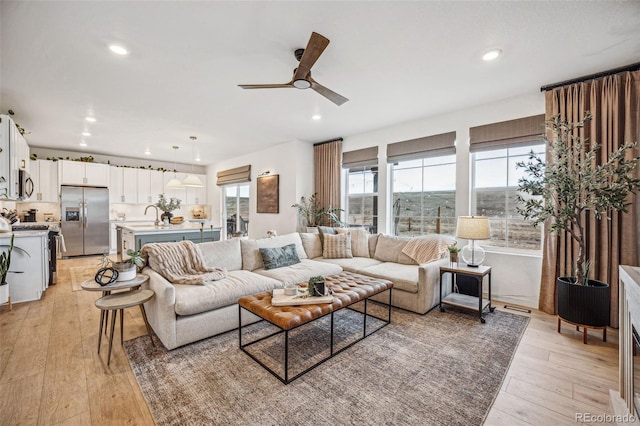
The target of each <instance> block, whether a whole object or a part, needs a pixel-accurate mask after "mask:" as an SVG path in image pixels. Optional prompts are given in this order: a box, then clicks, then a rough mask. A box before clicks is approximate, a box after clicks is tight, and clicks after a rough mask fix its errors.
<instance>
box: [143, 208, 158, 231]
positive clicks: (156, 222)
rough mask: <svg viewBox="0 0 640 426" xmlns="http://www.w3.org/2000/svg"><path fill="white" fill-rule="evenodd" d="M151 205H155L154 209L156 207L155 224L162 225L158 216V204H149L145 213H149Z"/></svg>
mask: <svg viewBox="0 0 640 426" xmlns="http://www.w3.org/2000/svg"><path fill="white" fill-rule="evenodd" d="M149 207H153V208H154V209H156V221H155V222H153V224H154V225H155V226H160V219H159V218H158V206H155V205H153V204H149V205H148V206H147V207H145V209H144V214H147V210H149Z"/></svg>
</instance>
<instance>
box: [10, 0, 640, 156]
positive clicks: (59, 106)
mask: <svg viewBox="0 0 640 426" xmlns="http://www.w3.org/2000/svg"><path fill="white" fill-rule="evenodd" d="M0 13H1V21H0V25H1V27H0V39H1V41H0V47H1V57H0V60H1V64H0V84H1V90H0V96H1V97H0V111H1V112H2V113H6V111H7V110H8V109H12V110H14V111H15V113H16V115H15V116H14V119H15V120H16V122H18V123H19V124H20V125H22V126H23V127H24V128H25V129H26V130H27V132H29V134H28V135H27V136H26V137H27V141H28V142H29V144H30V145H32V146H38V147H47V148H59V149H64V150H73V151H80V152H86V153H97V154H111V155H120V156H129V157H136V158H145V155H144V151H145V149H147V148H148V149H149V150H150V151H151V155H150V156H149V157H146V158H149V159H150V161H151V162H152V161H153V160H163V161H178V162H182V163H190V162H191V159H192V155H191V152H192V146H191V142H190V140H189V136H191V135H195V136H197V137H198V143H197V145H198V147H199V149H200V152H201V157H202V160H203V164H211V163H214V162H216V161H219V160H223V159H226V158H230V157H234V156H237V155H241V154H243V153H247V152H251V151H255V150H259V149H262V148H266V147H269V146H272V145H276V144H279V143H283V142H287V141H292V140H297V141H300V142H301V143H311V142H318V141H323V140H327V139H332V138H335V137H348V136H349V135H353V134H358V133H363V132H367V131H371V130H375V129H377V128H381V127H386V126H389V125H393V124H396V123H401V122H406V121H411V120H414V119H417V118H421V117H426V116H430V115H434V114H439V113H443V112H447V111H452V110H456V109H461V108H465V107H470V106H473V105H478V104H483V103H486V102H491V101H495V100H499V99H504V98H509V97H512V96H516V95H520V94H525V93H531V92H534V91H538V90H539V89H540V86H542V85H545V84H548V83H554V82H557V81H562V80H566V79H570V78H575V77H579V76H582V75H585V74H590V73H594V72H599V71H604V70H608V69H611V68H615V67H619V66H623V65H627V64H631V63H634V62H637V61H638V60H639V58H640V2H639V1H616V2H613V1H596V2H585V1H580V2H574V1H571V2H557V1H553V2H540V1H531V2H527V1H525V2H507V1H503V2H501V1H486V2H485V1H474V2H460V1H458V2H444V1H443V2H436V1H429V2H398V1H386V2H385V1H376V2H363V1H361V2H340V1H333V2H328V1H323V2H307V1H297V2H275V1H254V2H239V1H234V2H221V1H216V2H213V1H211V2H187V1H182V2H153V1H151V2H149V1H147V2H128V1H125V2H96V1H87V2H81V1H75V2H64V1H55V2H44V1H42V2H35V1H29V2H12V1H4V0H3V1H2V2H1V5H0ZM312 31H316V32H319V33H321V34H323V35H324V36H326V37H327V38H329V39H330V40H331V43H330V44H329V46H328V48H327V49H326V50H325V52H324V54H323V55H322V56H321V57H320V59H319V60H318V62H317V63H316V64H315V66H314V67H313V77H314V79H315V80H317V81H318V82H319V83H321V84H323V85H325V86H327V87H329V88H330V89H332V90H334V91H336V92H338V93H340V94H341V95H343V96H346V97H347V98H349V99H350V101H349V102H347V103H346V104H344V105H342V106H340V107H338V106H336V105H334V104H333V103H331V102H329V101H328V100H326V99H325V98H323V97H322V96H320V95H319V94H317V93H315V92H313V91H312V90H304V91H302V90H296V89H269V90H242V89H241V88H239V87H237V85H238V84H241V83H243V84H250V83H285V82H288V81H289V80H290V78H291V75H292V72H293V69H294V68H295V67H296V63H297V62H296V60H295V58H294V56H293V51H294V50H295V49H296V48H300V47H305V45H306V43H307V41H308V39H309V36H310V34H311V32H312ZM114 42H117V43H121V44H123V45H125V46H126V47H127V48H128V49H129V50H130V51H131V54H130V55H128V56H126V57H117V56H115V55H113V54H112V53H111V52H110V51H109V50H108V49H107V45H109V44H110V43H114ZM493 47H499V48H501V49H503V50H504V54H503V55H502V56H501V57H500V58H499V59H498V60H497V61H494V62H492V63H486V62H483V61H482V60H481V59H480V57H481V55H482V54H483V53H484V52H485V51H486V50H487V49H489V48H493ZM314 113H319V114H321V115H322V117H323V118H322V120H320V121H314V120H312V119H311V116H312V114H314ZM88 114H93V115H95V117H96V118H97V120H98V121H97V122H96V123H94V124H90V123H86V122H85V121H84V117H85V116H86V115H88ZM84 130H89V131H90V132H91V133H92V136H90V137H86V138H84V139H85V140H86V142H87V144H88V146H87V147H86V148H82V147H80V146H79V143H80V142H81V140H82V139H83V137H82V136H81V135H80V134H81V132H83V131H84ZM172 145H179V146H180V147H181V149H180V151H179V152H178V154H177V155H175V153H174V152H173V151H172V149H171V146H172Z"/></svg>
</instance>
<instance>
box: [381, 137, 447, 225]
mask: <svg viewBox="0 0 640 426" xmlns="http://www.w3.org/2000/svg"><path fill="white" fill-rule="evenodd" d="M455 141H456V132H448V133H442V134H439V135H433V136H425V137H422V138H417V139H411V140H407V141H402V142H396V143H392V144H389V145H387V161H388V162H389V163H392V167H391V193H392V194H393V211H392V218H393V234H394V235H399V236H418V235H424V234H430V233H437V234H448V235H454V233H455V226H456V225H455V224H456V217H455V212H456V148H455Z"/></svg>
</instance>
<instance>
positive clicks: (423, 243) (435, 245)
mask: <svg viewBox="0 0 640 426" xmlns="http://www.w3.org/2000/svg"><path fill="white" fill-rule="evenodd" d="M454 241H455V240H453V239H451V238H447V237H443V236H440V235H438V236H425V237H415V238H412V239H411V240H409V242H408V243H407V245H406V246H404V248H403V249H402V253H404V254H406V255H407V256H409V257H410V258H412V259H413V260H415V261H416V262H417V263H418V264H422V263H428V262H433V261H434V260H438V259H442V256H443V255H444V253H445V252H446V251H447V247H448V246H449V245H450V244H452V243H453V242H454Z"/></svg>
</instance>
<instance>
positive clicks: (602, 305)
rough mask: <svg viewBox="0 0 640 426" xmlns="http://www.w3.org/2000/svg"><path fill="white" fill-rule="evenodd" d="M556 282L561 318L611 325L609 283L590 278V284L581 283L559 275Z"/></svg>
mask: <svg viewBox="0 0 640 426" xmlns="http://www.w3.org/2000/svg"><path fill="white" fill-rule="evenodd" d="M556 284H557V290H558V316H559V317H560V318H562V319H564V320H566V321H569V322H570V323H573V324H579V325H586V326H591V327H606V326H607V325H609V301H610V298H611V297H610V295H611V288H610V286H609V284H607V283H604V282H601V281H596V280H589V285H580V284H576V283H575V282H574V280H573V279H572V278H570V277H559V278H557V279H556Z"/></svg>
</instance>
